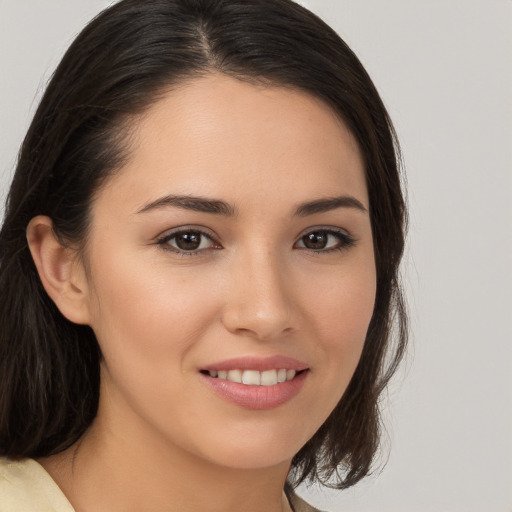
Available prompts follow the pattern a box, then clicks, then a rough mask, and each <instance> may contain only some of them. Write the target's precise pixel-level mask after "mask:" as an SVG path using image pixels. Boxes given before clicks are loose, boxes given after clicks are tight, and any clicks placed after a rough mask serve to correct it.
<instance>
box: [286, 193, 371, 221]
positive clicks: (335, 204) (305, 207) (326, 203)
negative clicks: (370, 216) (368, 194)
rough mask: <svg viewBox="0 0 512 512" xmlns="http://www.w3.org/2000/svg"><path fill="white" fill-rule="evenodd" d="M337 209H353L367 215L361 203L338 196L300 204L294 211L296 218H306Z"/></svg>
mask: <svg viewBox="0 0 512 512" xmlns="http://www.w3.org/2000/svg"><path fill="white" fill-rule="evenodd" d="M337 208H355V209H356V210H359V211H361V212H363V213H367V211H368V210H367V209H366V208H365V207H364V206H363V204H362V203H361V201H359V200H358V199H356V198H355V197H353V196H338V197H327V198H324V199H317V200H315V201H310V202H308V203H303V204H301V205H300V206H299V207H298V208H297V209H296V210H295V215H297V216H298V217H307V216H308V215H314V214H315V213H323V212H328V211H331V210H336V209H337Z"/></svg>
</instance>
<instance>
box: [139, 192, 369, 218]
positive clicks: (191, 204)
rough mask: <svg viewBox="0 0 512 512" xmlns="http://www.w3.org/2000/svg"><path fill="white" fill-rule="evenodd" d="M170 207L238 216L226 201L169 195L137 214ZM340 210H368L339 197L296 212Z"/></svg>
mask: <svg viewBox="0 0 512 512" xmlns="http://www.w3.org/2000/svg"><path fill="white" fill-rule="evenodd" d="M168 206H172V207H177V208H183V209H185V210H192V211H196V212H202V213H212V214H215V215H225V216H228V217H232V216H234V215H236V214H237V209H236V208H235V207H234V206H233V205H231V204H229V203H226V202H225V201H221V200H219V199H208V198H205V197H198V196H188V195H187V196H180V195H168V196H164V197H161V198H159V199H156V200H155V201H152V202H150V203H148V204H146V205H145V206H143V207H142V208H141V209H140V210H138V211H137V213H145V212H148V211H152V210H156V209H159V208H165V207H168ZM338 208H354V209H356V210H359V211H361V212H364V213H367V209H366V208H365V207H364V206H363V204H362V203H361V201H359V200H358V199H356V198H355V197H353V196H338V197H327V198H323V199H316V200H314V201H309V202H306V203H302V204H300V205H299V206H298V207H297V209H296V210H295V212H294V215H295V216H297V217H307V216H308V215H314V214H316V213H323V212H328V211H331V210H336V209H338Z"/></svg>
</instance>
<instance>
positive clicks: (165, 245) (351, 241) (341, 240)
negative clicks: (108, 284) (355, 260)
mask: <svg viewBox="0 0 512 512" xmlns="http://www.w3.org/2000/svg"><path fill="white" fill-rule="evenodd" d="M192 233H193V234H196V235H200V236H201V237H204V238H207V239H208V240H210V242H212V244H213V246H212V247H208V248H204V249H195V250H190V251H187V250H184V249H180V248H178V247H173V246H171V245H170V244H169V242H170V241H171V240H173V239H175V238H176V237H177V236H179V235H186V234H192ZM314 233H321V234H324V235H327V236H329V235H331V236H334V237H335V238H337V239H338V243H337V245H336V246H335V247H331V248H327V249H309V248H307V247H299V249H304V250H307V251H309V252H313V253H315V254H326V253H332V252H336V251H346V250H348V249H350V247H352V246H353V245H355V243H356V242H357V240H356V239H355V238H354V237H353V236H352V235H350V234H348V233H347V232H345V231H342V230H336V229H332V228H323V227H319V228H315V229H311V230H308V231H307V232H306V233H304V234H302V235H301V236H300V237H299V238H298V240H297V242H295V244H294V248H296V245H297V244H298V243H299V242H302V243H303V241H304V238H305V237H306V236H308V235H312V234H314ZM156 243H157V245H159V246H161V247H162V249H164V250H166V251H171V252H174V253H176V254H179V255H180V256H197V255H199V254H200V253H201V252H203V251H205V250H209V249H215V250H217V249H222V246H221V245H220V244H219V243H218V242H216V241H215V240H214V239H213V237H212V236H211V235H210V234H209V233H206V232H205V231H203V230H201V229H198V228H187V229H179V230H178V231H173V232H172V233H167V234H166V235H164V236H162V237H160V238H158V239H157V241H156Z"/></svg>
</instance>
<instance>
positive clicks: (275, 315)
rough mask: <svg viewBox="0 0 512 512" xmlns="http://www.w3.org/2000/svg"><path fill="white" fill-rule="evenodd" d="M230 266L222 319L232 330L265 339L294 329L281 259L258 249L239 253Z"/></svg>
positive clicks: (290, 296)
mask: <svg viewBox="0 0 512 512" xmlns="http://www.w3.org/2000/svg"><path fill="white" fill-rule="evenodd" d="M238 260H239V261H238V263H237V264H236V265H235V268H231V271H230V278H229V282H230V285H229V287H228V290H227V293H226V296H227V297H226V301H225V304H224V308H223V312H222V320H223V323H224V326H225V327H226V329H227V330H228V331H230V332H232V333H236V334H239V335H240V334H241V335H245V336H251V337H253V338H256V339H259V340H262V341H266V340H272V339H278V338H281V337H284V336H287V335H288V334H290V333H291V332H293V331H294V330H295V329H296V325H295V318H296V316H295V315H294V309H295V308H294V304H293V292H292V283H291V282H290V281H289V276H288V275H287V272H286V269H285V268H283V267H284V265H283V262H280V261H279V259H278V258H277V257H276V256H275V255H273V254H272V253H271V251H260V252H258V253H256V254H252V255H250V256H249V255H247V254H245V255H241V256H240V257H239V258H238Z"/></svg>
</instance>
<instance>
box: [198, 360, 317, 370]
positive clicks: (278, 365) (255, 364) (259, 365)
mask: <svg viewBox="0 0 512 512" xmlns="http://www.w3.org/2000/svg"><path fill="white" fill-rule="evenodd" d="M308 368H309V365H307V364H306V363H304V362H302V361H298V360H297V359H293V358H291V357H286V356H270V357H257V356H244V357H234V358H231V359H225V360H224V361H218V362H216V363H212V364H209V365H207V366H203V367H202V368H201V370H205V371H214V370H217V371H219V370H220V371H222V370H224V371H228V370H257V371H260V372H264V371H265V370H281V369H284V370H295V371H297V372H299V371H301V370H307V369H308Z"/></svg>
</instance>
